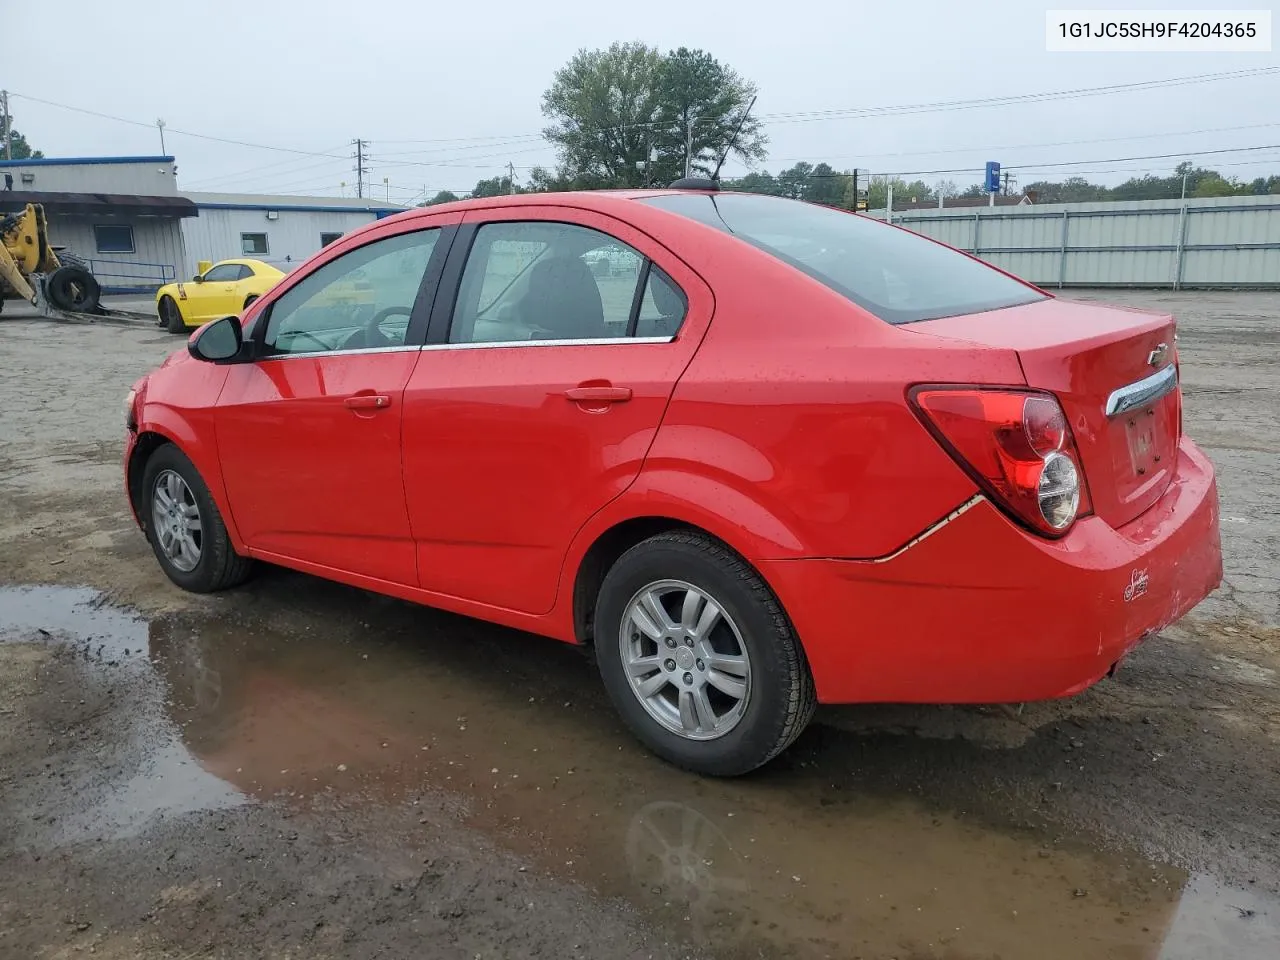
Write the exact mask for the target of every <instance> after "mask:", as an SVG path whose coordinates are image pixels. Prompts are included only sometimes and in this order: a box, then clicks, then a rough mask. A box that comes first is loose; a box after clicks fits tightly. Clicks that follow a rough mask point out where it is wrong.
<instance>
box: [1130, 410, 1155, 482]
mask: <svg viewBox="0 0 1280 960" xmlns="http://www.w3.org/2000/svg"><path fill="white" fill-rule="evenodd" d="M1159 419H1160V418H1159V417H1157V416H1155V411H1154V410H1152V409H1151V408H1147V409H1145V410H1139V411H1135V412H1134V413H1133V414H1130V419H1129V422H1128V423H1127V424H1125V433H1126V436H1128V438H1129V459H1130V460H1131V461H1132V463H1133V471H1134V473H1137V474H1145V473H1147V472H1149V471H1150V470H1151V468H1152V466H1154V464H1155V455H1156V450H1157V449H1158V446H1157V441H1158V440H1159V437H1158V435H1157V429H1156V424H1157V422H1158V421H1159Z"/></svg>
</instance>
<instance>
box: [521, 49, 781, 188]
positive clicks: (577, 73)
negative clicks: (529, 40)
mask: <svg viewBox="0 0 1280 960" xmlns="http://www.w3.org/2000/svg"><path fill="white" fill-rule="evenodd" d="M754 95H755V88H754V86H752V85H751V84H750V83H748V82H747V81H745V80H743V79H742V78H741V77H740V76H738V74H737V73H736V72H734V71H733V70H732V69H730V68H729V67H727V66H725V65H723V64H721V63H720V62H719V61H717V60H716V59H715V58H714V57H712V56H711V55H710V54H708V53H706V52H705V51H701V50H689V49H687V48H684V47H681V48H680V49H678V50H675V51H673V52H671V53H669V54H667V55H665V56H664V55H663V54H662V53H660V52H659V51H658V50H657V49H656V48H654V47H650V46H647V45H645V44H643V43H638V42H633V43H615V44H613V45H612V46H611V47H609V48H608V49H607V50H579V51H578V53H576V54H575V55H574V56H573V58H572V59H571V60H570V61H569V62H568V63H567V64H566V65H565V66H564V67H562V68H561V69H560V70H558V71H556V74H555V77H554V79H553V81H552V84H551V86H550V87H549V88H548V89H547V91H546V93H544V94H543V97H542V112H543V114H544V115H545V116H546V117H548V119H549V120H550V121H551V124H550V125H549V126H547V127H546V128H545V129H544V130H543V135H544V136H545V137H546V138H547V139H548V140H550V141H551V142H552V143H553V144H555V146H556V148H557V150H558V152H559V161H558V165H557V169H556V171H555V173H554V174H550V175H548V176H547V177H546V178H544V179H542V180H540V181H539V183H554V184H565V185H568V186H570V187H571V188H573V189H595V188H598V187H636V186H647V185H651V184H655V183H667V182H669V181H670V180H672V179H674V178H675V177H678V176H681V175H683V173H684V161H685V151H686V138H687V136H688V134H689V132H690V131H692V136H693V166H694V168H695V169H696V170H698V171H699V172H701V173H710V172H711V171H712V170H714V168H715V165H716V163H718V162H719V159H720V156H721V155H722V154H723V153H724V152H725V150H726V149H729V145H730V142H731V141H730V138H731V137H732V135H733V130H734V128H735V126H736V125H737V123H738V121H739V120H740V119H741V118H742V116H743V111H744V110H745V108H746V105H747V103H749V102H750V100H751V98H752V97H753V96H754ZM764 145H765V138H764V135H763V134H762V133H761V132H760V124H759V122H758V121H755V120H752V119H750V118H748V119H747V120H746V122H745V124H744V125H743V128H742V132H741V133H740V134H739V137H738V140H737V141H736V144H735V146H734V147H733V149H732V153H733V155H734V156H736V157H738V158H739V159H742V160H745V161H747V162H752V161H755V160H760V159H763V157H764V154H765V150H764ZM530 180H531V182H532V181H533V178H532V177H531V178H530Z"/></svg>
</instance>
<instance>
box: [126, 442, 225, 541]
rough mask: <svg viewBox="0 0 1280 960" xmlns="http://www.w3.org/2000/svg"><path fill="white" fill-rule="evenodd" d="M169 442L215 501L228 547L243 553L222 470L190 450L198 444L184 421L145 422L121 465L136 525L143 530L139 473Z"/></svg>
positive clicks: (216, 463)
mask: <svg viewBox="0 0 1280 960" xmlns="http://www.w3.org/2000/svg"><path fill="white" fill-rule="evenodd" d="M168 445H172V446H174V447H177V448H178V450H179V451H180V452H181V453H182V455H183V456H185V457H186V458H187V459H188V460H190V461H191V463H192V465H193V466H194V467H195V468H196V470H197V472H199V474H200V477H201V479H202V480H204V484H205V486H206V487H208V489H209V495H210V496H211V497H213V501H214V503H215V504H217V507H218V512H219V513H220V514H221V515H222V522H223V523H224V524H225V525H226V528H227V534H228V536H229V538H230V540H231V544H232V546H233V547H234V548H235V549H236V551H237V552H238V553H241V554H244V553H245V552H246V548H245V544H244V541H243V540H242V539H241V538H240V532H239V530H238V529H237V528H236V524H235V518H234V516H233V515H232V513H231V510H230V505H229V504H228V503H227V496H226V489H225V488H224V487H223V485H222V471H221V470H220V469H219V467H218V462H217V458H216V456H211V457H201V456H199V455H197V454H196V453H195V452H194V451H195V450H196V449H197V448H198V447H199V443H198V441H197V438H196V435H195V432H194V431H193V430H191V428H190V427H189V425H186V424H178V425H174V424H170V423H166V422H158V423H157V422H154V421H152V422H149V423H146V424H144V425H141V426H140V427H139V429H138V438H137V439H136V440H135V441H134V443H133V447H132V449H131V450H130V451H129V460H128V462H127V463H126V464H125V480H126V484H127V489H128V496H129V503H130V506H132V507H133V513H134V517H135V518H136V519H137V521H138V525H139V526H140V527H142V529H143V530H144V531H145V530H146V524H147V519H146V518H147V512H146V510H145V509H144V507H145V504H144V503H143V502H142V497H143V491H142V476H143V474H144V473H145V471H146V469H147V461H148V460H150V459H151V457H152V455H154V454H155V452H156V451H157V450H159V449H160V448H161V447H164V446H168Z"/></svg>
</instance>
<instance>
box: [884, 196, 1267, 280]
mask: <svg viewBox="0 0 1280 960" xmlns="http://www.w3.org/2000/svg"><path fill="white" fill-rule="evenodd" d="M872 215H873V216H876V217H878V218H879V219H881V220H883V219H884V217H885V211H884V210H883V209H882V210H879V211H873V213H872ZM893 222H894V223H896V224H898V225H900V226H903V227H906V228H908V229H910V230H914V231H916V232H917V233H922V234H924V235H925V236H929V237H933V238H934V239H935V240H941V241H942V242H944V243H948V244H950V245H951V246H953V247H958V248H959V249H961V250H965V251H967V252H969V253H972V254H974V255H975V256H978V257H981V258H982V259H983V260H986V261H988V262H990V263H992V264H994V265H995V266H998V267H1000V268H1001V269H1004V270H1008V271H1009V272H1010V273H1013V274H1016V275H1018V276H1020V277H1023V278H1024V279H1026V280H1030V281H1031V282H1033V283H1036V284H1039V285H1041V286H1048V287H1172V288H1173V289H1175V290H1177V289H1179V288H1185V287H1191V288H1201V287H1203V288H1209V287H1280V196H1264V197H1216V198H1211V199H1189V200H1187V201H1186V202H1185V203H1184V202H1182V201H1180V200H1140V201H1125V202H1117V203H1063V204H1051V205H1042V206H1021V207H976V208H975V207H964V208H955V209H950V210H948V209H937V210H932V209H930V210H906V211H902V210H896V211H894V213H893Z"/></svg>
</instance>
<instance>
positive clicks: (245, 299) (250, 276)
mask: <svg viewBox="0 0 1280 960" xmlns="http://www.w3.org/2000/svg"><path fill="white" fill-rule="evenodd" d="M283 277H284V274H283V273H282V272H281V271H279V270H277V269H276V268H275V267H273V266H271V264H269V263H263V262H262V261H261V260H221V261H219V262H218V263H216V264H213V265H212V266H210V265H209V263H208V261H201V263H200V273H197V274H196V275H195V277H194V278H193V279H192V280H191V282H189V283H167V284H165V285H164V286H163V287H161V288H160V289H159V290H157V291H156V312H157V313H158V314H159V317H160V326H162V327H164V328H166V329H167V330H168V331H169V332H170V333H186V332H187V331H188V330H190V329H191V328H192V327H198V326H201V325H202V324H206V323H209V322H211V321H213V320H220V319H222V318H223V317H229V316H231V315H232V314H238V313H240V312H241V311H242V310H244V308H245V307H247V306H248V305H249V304H251V303H253V301H255V300H257V299H258V297H260V296H262V295H263V294H264V293H266V292H267V291H268V290H270V289H271V288H272V287H274V286H275V285H276V284H277V283H279V282H280V280H281V278H283Z"/></svg>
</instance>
